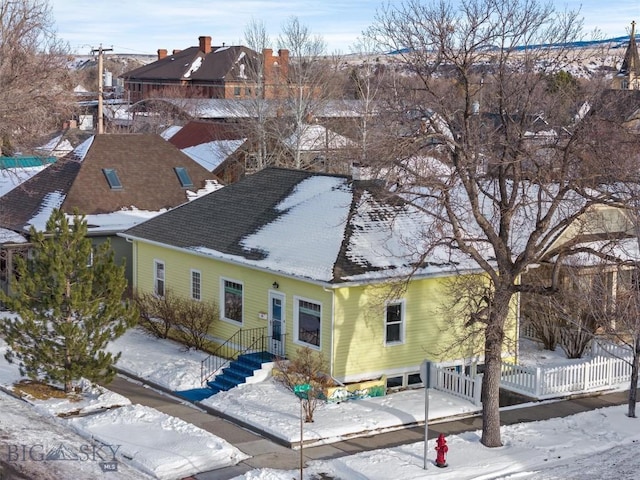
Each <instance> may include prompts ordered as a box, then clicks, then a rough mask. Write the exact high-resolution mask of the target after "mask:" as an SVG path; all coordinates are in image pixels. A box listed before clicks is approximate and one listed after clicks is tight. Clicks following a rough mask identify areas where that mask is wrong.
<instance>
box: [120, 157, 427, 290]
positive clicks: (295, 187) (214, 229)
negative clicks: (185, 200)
mask: <svg viewBox="0 0 640 480" xmlns="http://www.w3.org/2000/svg"><path fill="white" fill-rule="evenodd" d="M423 218H424V215H422V214H421V213H420V212H418V211H417V210H415V209H412V208H410V207H409V206H408V205H406V204H405V203H404V202H402V201H401V200H400V199H399V198H397V197H392V198H389V197H388V196H385V194H383V189H381V188H380V187H379V186H378V185H377V184H376V183H375V182H371V181H359V180H352V179H351V178H350V177H347V176H341V175H327V174H320V173H313V172H309V171H299V170H289V169H282V168H266V169H264V170H261V171H259V172H257V173H255V174H253V175H250V176H248V177H245V178H243V179H242V180H240V181H238V182H236V183H234V184H231V185H228V186H226V187H224V188H221V189H219V190H216V191H215V192H213V193H211V194H208V195H205V196H203V197H201V198H199V199H197V200H194V201H192V202H190V203H189V204H185V205H182V206H180V207H178V208H175V209H173V210H171V211H168V212H166V213H164V214H162V215H159V216H157V217H155V218H153V219H151V220H148V221H146V222H144V223H141V224H139V225H136V226H134V227H132V228H131V229H129V230H127V231H125V232H123V233H122V234H121V236H124V237H125V238H129V239H136V240H140V241H142V242H145V241H148V242H153V243H154V244H162V245H166V246H167V247H170V248H178V249H184V250H187V251H191V252H193V253H197V254H200V255H204V256H211V257H213V258H224V259H227V260H229V261H232V262H235V263H243V264H246V265H247V266H251V267H255V268H261V269H268V270H274V271H277V272H279V273H281V274H286V275H291V276H295V277H300V278H305V279H307V280H313V281H318V282H326V283H340V282H349V281H353V280H354V279H355V278H358V279H359V280H364V279H367V278H368V279H369V280H373V279H375V280H376V281H377V280H379V279H380V278H384V277H387V278H388V277H397V276H399V275H404V274H406V273H407V272H408V271H410V269H412V268H414V267H415V266H416V265H415V261H416V258H417V257H416V256H415V252H413V251H412V250H413V249H412V248H406V244H411V245H413V244H415V241H416V240H417V239H418V238H419V236H420V232H421V229H422V228H425V225H424V224H423V223H422V222H423ZM406 242H408V243H406ZM405 243H406V244H405Z"/></svg>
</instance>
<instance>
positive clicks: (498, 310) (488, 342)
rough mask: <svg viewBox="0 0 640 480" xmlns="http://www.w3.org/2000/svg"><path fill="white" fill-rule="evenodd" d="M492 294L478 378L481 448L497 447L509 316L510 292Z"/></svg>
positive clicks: (499, 445)
mask: <svg viewBox="0 0 640 480" xmlns="http://www.w3.org/2000/svg"><path fill="white" fill-rule="evenodd" d="M496 290H497V291H496V292H495V295H494V298H493V302H492V303H491V307H492V310H491V313H490V314H489V319H488V324H487V327H486V330H485V343H484V355H485V357H484V361H485V370H484V376H483V378H482V440H481V442H482V444H483V445H484V446H485V447H501V446H502V440H501V439H500V376H501V371H502V346H503V344H504V324H505V322H506V320H507V316H508V315H509V303H510V300H511V295H512V293H511V291H510V290H509V289H507V288H504V289H503V291H499V290H500V287H499V286H498V287H497V288H496Z"/></svg>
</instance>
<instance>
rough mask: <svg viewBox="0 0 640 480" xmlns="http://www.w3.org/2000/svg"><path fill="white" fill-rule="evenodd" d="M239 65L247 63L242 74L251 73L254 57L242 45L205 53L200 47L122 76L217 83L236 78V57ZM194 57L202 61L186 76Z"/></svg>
mask: <svg viewBox="0 0 640 480" xmlns="http://www.w3.org/2000/svg"><path fill="white" fill-rule="evenodd" d="M241 56H242V57H243V58H242V63H244V64H248V67H247V69H246V70H245V75H248V74H250V73H251V71H253V69H252V68H251V63H253V62H254V61H255V59H256V57H257V56H258V54H257V53H256V52H255V51H253V50H251V49H250V48H247V47H243V46H229V47H220V46H217V47H212V48H211V52H209V53H207V54H205V53H203V52H202V51H201V50H200V47H189V48H186V49H184V50H181V51H179V52H176V53H173V54H171V55H167V56H166V57H165V58H162V59H160V60H157V61H155V62H152V63H149V64H147V65H144V66H142V67H139V68H136V69H134V70H131V71H129V72H126V73H124V74H122V77H123V78H125V79H127V80H157V81H161V80H166V81H178V80H181V79H187V78H188V79H189V80H191V81H193V82H196V83H200V82H214V83H215V82H220V81H222V80H226V81H230V80H238V79H240V77H239V74H240V70H239V67H238V68H236V64H237V62H238V59H239V58H240V57H241ZM198 57H201V58H202V64H201V65H200V67H199V68H198V69H197V70H195V71H194V72H192V73H190V74H189V75H188V76H187V77H185V75H186V74H187V72H189V70H190V68H191V66H192V65H193V64H194V62H195V61H196V59H197V58H198Z"/></svg>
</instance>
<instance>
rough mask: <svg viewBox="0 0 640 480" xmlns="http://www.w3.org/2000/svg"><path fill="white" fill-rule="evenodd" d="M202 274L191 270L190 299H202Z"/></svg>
mask: <svg viewBox="0 0 640 480" xmlns="http://www.w3.org/2000/svg"><path fill="white" fill-rule="evenodd" d="M201 292H202V274H201V273H200V270H191V298H192V299H193V300H201V299H202V293H201Z"/></svg>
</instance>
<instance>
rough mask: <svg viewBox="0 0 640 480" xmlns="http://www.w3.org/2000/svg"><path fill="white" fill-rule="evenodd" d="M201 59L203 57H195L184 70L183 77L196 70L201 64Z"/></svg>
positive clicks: (187, 76)
mask: <svg viewBox="0 0 640 480" xmlns="http://www.w3.org/2000/svg"><path fill="white" fill-rule="evenodd" d="M202 59H203V57H196V59H195V60H194V61H193V63H192V64H191V66H190V67H189V69H188V70H187V71H186V72H185V74H184V78H189V77H190V76H191V74H192V73H194V72H197V71H198V69H199V68H200V67H201V66H202Z"/></svg>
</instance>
